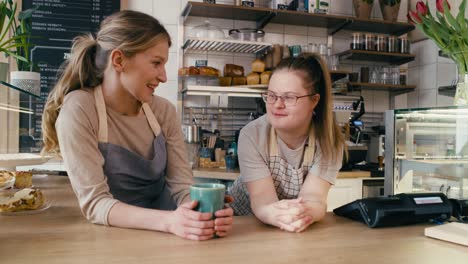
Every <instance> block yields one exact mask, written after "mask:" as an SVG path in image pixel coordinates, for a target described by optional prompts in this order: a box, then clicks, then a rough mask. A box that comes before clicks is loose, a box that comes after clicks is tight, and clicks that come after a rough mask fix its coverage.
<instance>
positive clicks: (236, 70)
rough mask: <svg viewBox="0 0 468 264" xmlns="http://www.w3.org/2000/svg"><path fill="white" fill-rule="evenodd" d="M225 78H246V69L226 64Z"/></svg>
mask: <svg viewBox="0 0 468 264" xmlns="http://www.w3.org/2000/svg"><path fill="white" fill-rule="evenodd" d="M224 76H230V77H242V76H244V67H242V66H240V65H235V64H226V65H225V66H224Z"/></svg>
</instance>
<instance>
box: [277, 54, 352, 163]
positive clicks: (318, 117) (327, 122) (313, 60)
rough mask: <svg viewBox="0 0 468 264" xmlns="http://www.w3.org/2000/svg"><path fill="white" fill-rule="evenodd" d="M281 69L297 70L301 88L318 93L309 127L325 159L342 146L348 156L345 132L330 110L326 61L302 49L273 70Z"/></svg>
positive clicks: (329, 157)
mask: <svg viewBox="0 0 468 264" xmlns="http://www.w3.org/2000/svg"><path fill="white" fill-rule="evenodd" d="M284 69H287V70H291V71H296V72H297V73H299V76H301V78H302V83H303V84H304V88H305V89H306V90H308V91H309V92H311V93H318V94H320V100H319V102H318V104H317V106H316V107H315V109H314V112H315V114H314V115H313V117H312V128H313V129H314V132H315V136H316V137H317V140H318V142H319V144H320V148H321V149H322V155H323V157H324V159H325V160H333V161H336V159H337V158H338V156H339V155H338V154H339V152H340V151H343V149H344V150H345V156H346V157H347V151H346V146H345V145H344V135H343V133H342V132H341V129H340V127H339V126H338V124H337V122H336V120H335V118H334V115H333V111H332V107H333V98H332V92H331V88H332V82H331V78H330V73H329V71H328V68H327V64H326V63H325V62H324V61H323V60H322V59H321V58H320V55H318V54H315V53H303V54H301V55H300V56H298V57H294V58H288V59H284V60H282V61H281V62H280V64H279V65H278V66H277V67H276V69H275V71H274V72H273V74H275V72H277V71H281V70H284Z"/></svg>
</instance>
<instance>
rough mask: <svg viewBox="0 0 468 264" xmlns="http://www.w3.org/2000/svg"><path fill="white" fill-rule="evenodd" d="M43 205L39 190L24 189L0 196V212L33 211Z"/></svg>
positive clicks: (42, 196)
mask: <svg viewBox="0 0 468 264" xmlns="http://www.w3.org/2000/svg"><path fill="white" fill-rule="evenodd" d="M43 204H44V195H43V194H42V192H41V191H40V190H39V189H30V188H25V189H21V190H19V191H17V192H15V193H8V194H2V195H0V212H16V211H22V210H34V209H38V208H39V207H41V206H42V205H43Z"/></svg>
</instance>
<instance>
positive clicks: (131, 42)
mask: <svg viewBox="0 0 468 264" xmlns="http://www.w3.org/2000/svg"><path fill="white" fill-rule="evenodd" d="M162 40H165V41H167V42H168V43H169V46H170V45H171V39H170V37H169V34H168V33H167V30H166V29H165V28H164V27H163V26H162V25H161V24H160V23H159V21H158V20H157V19H155V18H154V17H152V16H150V15H147V14H144V13H140V12H136V11H131V10H124V11H120V12H117V13H115V14H113V15H111V16H109V17H107V18H106V19H105V20H104V21H103V22H102V23H101V27H100V29H99V32H98V33H97V35H96V38H94V37H93V35H91V34H87V35H83V36H79V37H77V38H75V39H74V40H73V46H72V50H71V56H70V59H68V61H66V62H65V64H64V65H63V67H62V69H63V71H62V73H61V75H60V76H59V80H58V82H57V84H56V85H55V86H54V88H53V90H52V91H51V93H50V94H49V98H48V100H47V103H46V105H45V107H44V114H43V115H42V133H43V142H44V146H43V149H42V153H43V154H46V153H51V154H56V155H58V156H59V155H60V149H59V143H58V139H57V131H56V130H55V122H56V121H57V117H58V115H59V112H60V108H61V107H62V104H63V99H64V97H65V95H67V94H68V93H70V92H71V91H74V90H77V89H81V88H84V87H88V88H93V87H96V86H98V85H99V84H101V83H102V79H103V74H104V70H105V69H106V67H107V64H108V59H109V54H110V52H111V51H112V50H114V49H119V50H121V51H122V52H123V53H124V54H125V56H128V57H131V56H134V55H135V54H136V53H138V52H141V51H144V50H146V49H148V48H150V47H151V46H153V45H154V44H155V43H156V42H157V41H162Z"/></svg>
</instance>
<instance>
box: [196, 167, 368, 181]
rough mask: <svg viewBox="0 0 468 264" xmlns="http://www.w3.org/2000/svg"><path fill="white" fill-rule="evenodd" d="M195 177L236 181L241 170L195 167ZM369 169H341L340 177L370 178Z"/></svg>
mask: <svg viewBox="0 0 468 264" xmlns="http://www.w3.org/2000/svg"><path fill="white" fill-rule="evenodd" d="M192 171H193V177H195V178H205V179H218V180H228V181H234V180H236V179H237V178H238V177H239V171H233V172H228V171H226V170H225V169H216V168H213V169H194V170H192ZM369 177H370V172H369V171H340V172H338V177H337V178H338V179H350V178H369Z"/></svg>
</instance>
